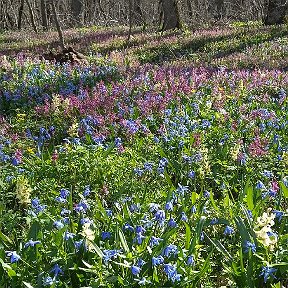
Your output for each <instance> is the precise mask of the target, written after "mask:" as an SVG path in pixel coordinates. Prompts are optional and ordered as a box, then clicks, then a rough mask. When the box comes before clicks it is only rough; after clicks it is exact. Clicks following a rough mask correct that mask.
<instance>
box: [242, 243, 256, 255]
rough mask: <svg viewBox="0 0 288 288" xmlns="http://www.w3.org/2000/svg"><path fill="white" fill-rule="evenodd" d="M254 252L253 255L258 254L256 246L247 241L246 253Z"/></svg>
mask: <svg viewBox="0 0 288 288" xmlns="http://www.w3.org/2000/svg"><path fill="white" fill-rule="evenodd" d="M250 249H251V251H252V253H255V252H256V245H255V244H254V243H252V242H250V241H245V244H244V253H248V252H249V251H250Z"/></svg>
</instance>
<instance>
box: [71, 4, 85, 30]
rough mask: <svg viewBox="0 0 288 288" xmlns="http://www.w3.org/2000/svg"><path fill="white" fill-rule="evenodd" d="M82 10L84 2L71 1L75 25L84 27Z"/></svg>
mask: <svg viewBox="0 0 288 288" xmlns="http://www.w3.org/2000/svg"><path fill="white" fill-rule="evenodd" d="M82 10H83V2H82V0H71V11H72V16H73V20H74V21H73V22H74V23H73V24H76V25H77V24H78V25H82V24H83V23H82V22H83V21H82Z"/></svg>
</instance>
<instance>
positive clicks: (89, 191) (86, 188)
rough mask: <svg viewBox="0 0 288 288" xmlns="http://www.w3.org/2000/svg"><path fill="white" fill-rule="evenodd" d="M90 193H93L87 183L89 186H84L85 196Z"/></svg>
mask: <svg viewBox="0 0 288 288" xmlns="http://www.w3.org/2000/svg"><path fill="white" fill-rule="evenodd" d="M90 193H91V190H90V186H89V185H87V186H86V187H85V188H84V192H83V196H84V197H87V196H89V195H90Z"/></svg>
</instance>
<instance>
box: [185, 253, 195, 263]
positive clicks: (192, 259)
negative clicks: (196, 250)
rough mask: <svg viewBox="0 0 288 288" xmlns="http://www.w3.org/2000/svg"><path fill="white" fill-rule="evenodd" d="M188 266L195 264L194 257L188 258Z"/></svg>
mask: <svg viewBox="0 0 288 288" xmlns="http://www.w3.org/2000/svg"><path fill="white" fill-rule="evenodd" d="M186 264H187V265H188V266H192V265H194V264H195V260H194V257H193V255H190V256H188V257H187V260H186Z"/></svg>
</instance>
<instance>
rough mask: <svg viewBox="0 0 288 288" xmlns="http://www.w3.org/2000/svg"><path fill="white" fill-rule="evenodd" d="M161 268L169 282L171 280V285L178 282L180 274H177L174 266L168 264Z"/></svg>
mask: <svg viewBox="0 0 288 288" xmlns="http://www.w3.org/2000/svg"><path fill="white" fill-rule="evenodd" d="M163 268H164V272H165V273H166V275H167V277H168V279H169V280H171V281H172V282H173V283H174V282H175V281H180V277H181V274H178V273H177V267H176V265H172V264H169V263H168V264H164V265H163Z"/></svg>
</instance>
